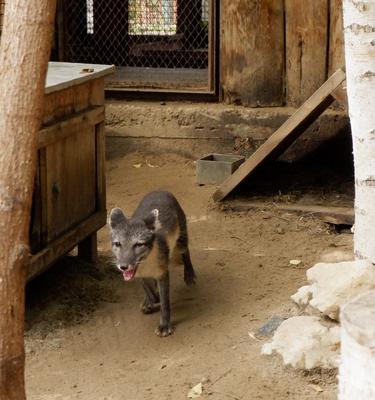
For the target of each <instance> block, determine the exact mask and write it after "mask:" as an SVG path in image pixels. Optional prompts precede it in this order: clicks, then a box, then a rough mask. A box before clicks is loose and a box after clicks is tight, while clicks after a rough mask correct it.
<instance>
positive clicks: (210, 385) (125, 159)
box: [26, 148, 352, 400]
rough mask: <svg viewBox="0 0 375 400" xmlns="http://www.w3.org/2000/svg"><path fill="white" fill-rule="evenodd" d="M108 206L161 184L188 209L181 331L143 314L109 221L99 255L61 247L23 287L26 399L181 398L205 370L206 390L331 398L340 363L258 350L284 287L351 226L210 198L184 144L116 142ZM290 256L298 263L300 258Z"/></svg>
mask: <svg viewBox="0 0 375 400" xmlns="http://www.w3.org/2000/svg"><path fill="white" fill-rule="evenodd" d="M107 184H108V189H107V190H108V197H107V202H108V209H110V208H111V207H113V206H120V207H122V208H123V209H124V210H125V212H126V213H127V214H130V213H131V212H132V211H133V210H134V208H135V207H136V205H137V203H138V201H139V200H140V199H141V198H142V196H143V195H144V194H145V193H146V192H148V191H151V190H154V189H165V190H170V191H172V192H173V193H174V194H175V195H176V197H177V198H178V199H179V200H180V203H181V204H182V206H183V208H184V209H185V211H186V214H187V217H188V224H189V225H188V226H189V233H190V243H191V244H190V247H191V255H192V260H193V264H194V266H195V269H196V273H197V276H198V282H197V285H196V286H195V287H193V288H187V287H185V286H184V283H183V279H182V267H181V266H175V267H173V269H172V293H171V297H172V320H173V322H174V324H175V327H176V330H175V333H174V335H172V336H170V337H167V338H159V337H157V336H155V335H154V328H155V327H156V325H157V322H158V318H159V315H158V313H156V314H152V315H143V314H141V313H140V312H139V304H140V302H141V300H142V297H143V293H142V290H141V287H140V285H139V282H134V283H125V282H124V281H123V279H122V276H121V274H119V273H118V272H117V270H115V268H114V266H113V259H112V256H111V253H110V243H109V237H108V230H107V228H104V229H103V230H102V231H100V232H99V252H100V258H99V262H98V264H97V265H96V266H92V265H88V264H86V263H84V262H80V261H78V260H76V259H75V258H74V257H68V258H65V259H63V260H62V261H61V262H59V263H58V265H56V266H55V267H53V268H52V269H50V270H49V271H48V272H47V273H45V274H43V275H42V276H41V277H39V278H38V279H36V280H35V281H33V282H32V283H31V284H30V285H29V286H28V288H27V317H26V330H27V331H26V351H27V369H26V379H27V394H28V399H29V400H67V399H77V400H78V399H86V400H99V399H100V400H121V399H126V400H143V399H144V400H164V399H165V400H167V399H173V400H180V399H181V400H182V399H186V398H187V394H188V392H189V390H190V388H191V387H192V386H195V385H196V384H198V383H199V382H203V393H202V395H201V397H200V398H202V399H214V400H224V399H235V400H239V399H267V400H271V399H298V400H305V399H306V400H307V399H317V398H319V399H335V398H336V371H320V370H314V371H311V372H303V371H296V370H293V369H292V368H290V367H285V366H283V364H282V362H281V359H280V358H279V357H278V356H271V357H269V356H267V357H266V356H262V355H261V354H260V350H261V345H262V343H264V342H265V341H266V340H267V339H254V338H252V337H251V336H252V335H250V336H249V332H250V333H252V332H256V331H257V329H259V327H261V326H262V325H263V324H264V323H265V322H267V320H269V319H270V318H271V317H272V316H281V317H287V316H290V315H295V314H297V313H298V310H296V309H295V308H294V306H293V304H292V303H291V301H290V299H289V296H290V295H291V294H293V293H295V292H296V290H297V289H298V288H299V287H300V286H301V285H303V284H304V283H305V270H306V269H307V268H309V267H310V266H312V265H313V264H314V263H315V262H317V261H319V257H320V255H321V253H322V252H324V251H326V250H327V249H341V250H347V249H350V247H351V241H352V236H351V234H350V233H349V232H348V231H347V230H344V231H342V232H341V233H337V232H336V231H335V230H334V229H332V228H331V227H329V226H328V225H326V224H324V223H322V222H320V221H319V220H315V219H312V218H309V217H303V218H302V217H300V216H295V215H293V214H289V213H280V212H276V211H275V212H273V211H272V210H271V211H269V210H268V211H259V212H249V213H242V214H240V213H233V212H229V211H223V210H220V209H218V208H217V207H215V206H214V205H213V204H212V203H211V200H210V197H211V194H212V193H213V191H214V187H212V186H198V185H197V184H196V183H195V165H194V163H193V161H191V160H188V159H185V158H182V157H180V156H177V155H172V154H163V155H162V156H155V155H150V154H143V153H131V154H128V155H123V154H121V152H120V151H119V150H118V149H116V148H113V149H110V151H109V154H108V163H107ZM292 259H299V260H301V261H302V263H301V264H300V265H298V266H293V265H291V264H290V263H289V261H290V260H292Z"/></svg>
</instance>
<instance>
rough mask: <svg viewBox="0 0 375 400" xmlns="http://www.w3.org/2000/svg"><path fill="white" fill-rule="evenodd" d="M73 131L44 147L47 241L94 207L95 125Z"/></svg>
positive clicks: (90, 211)
mask: <svg viewBox="0 0 375 400" xmlns="http://www.w3.org/2000/svg"><path fill="white" fill-rule="evenodd" d="M74 131H75V132H74V133H72V134H71V135H69V136H66V137H64V138H63V139H61V140H59V141H57V142H55V143H53V144H51V145H49V146H47V147H46V191H47V196H46V202H47V215H46V218H47V241H48V242H50V241H51V240H53V239H54V238H56V237H57V236H59V235H60V234H62V233H64V232H66V231H67V230H68V229H70V228H71V227H74V225H77V224H78V223H79V222H81V221H83V220H85V219H86V218H87V217H89V216H90V215H92V214H93V213H94V212H95V210H96V190H97V185H96V144H95V143H96V140H95V126H92V125H91V126H89V125H87V124H84V125H82V129H76V128H75V129H74Z"/></svg>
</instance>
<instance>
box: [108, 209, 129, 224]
mask: <svg viewBox="0 0 375 400" xmlns="http://www.w3.org/2000/svg"><path fill="white" fill-rule="evenodd" d="M126 222H127V219H126V217H125V215H124V213H123V212H122V210H121V208H113V209H112V211H111V214H110V216H109V225H110V226H111V228H112V229H115V228H116V227H118V226H119V225H121V224H126Z"/></svg>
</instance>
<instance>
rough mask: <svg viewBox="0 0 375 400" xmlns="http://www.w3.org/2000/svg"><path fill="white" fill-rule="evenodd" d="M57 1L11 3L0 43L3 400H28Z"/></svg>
mask: <svg viewBox="0 0 375 400" xmlns="http://www.w3.org/2000/svg"><path fill="white" fill-rule="evenodd" d="M54 14H55V0H29V1H26V0H10V1H7V3H6V7H5V15H4V20H3V31H2V37H1V42H0V60H1V63H0V399H1V400H20V399H25V387H24V337H23V333H24V289H25V280H26V266H27V262H28V258H29V256H28V254H29V244H28V233H29V220H30V210H31V199H32V193H33V186H34V175H35V166H36V154H37V132H38V130H39V128H40V123H41V118H42V111H43V99H44V86H45V75H46V69H47V62H48V59H49V53H50V46H51V33H52V28H53V21H54Z"/></svg>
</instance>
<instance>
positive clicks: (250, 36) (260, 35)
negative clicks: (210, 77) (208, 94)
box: [220, 0, 284, 107]
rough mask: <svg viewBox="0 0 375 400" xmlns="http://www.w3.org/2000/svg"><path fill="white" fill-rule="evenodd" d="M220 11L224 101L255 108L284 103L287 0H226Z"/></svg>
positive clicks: (222, 3)
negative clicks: (285, 7) (284, 3)
mask: <svg viewBox="0 0 375 400" xmlns="http://www.w3.org/2000/svg"><path fill="white" fill-rule="evenodd" d="M220 13H221V25H220V26H221V51H220V56H221V63H220V69H221V84H222V91H223V96H224V100H226V101H228V102H231V103H237V104H244V105H249V106H255V107H256V106H281V105H282V104H283V99H284V90H283V87H284V5H283V0H248V1H243V0H223V1H222V2H221V8H220Z"/></svg>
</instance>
